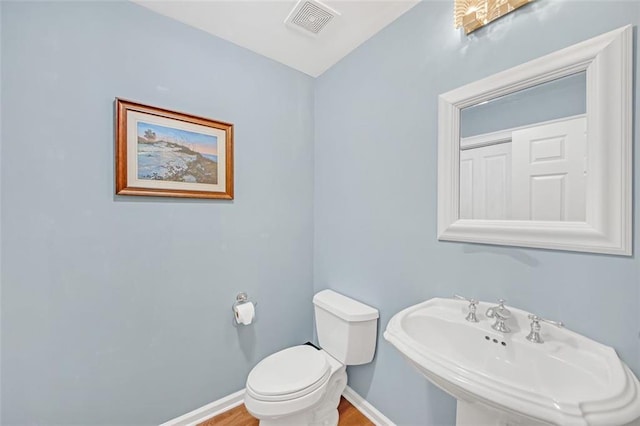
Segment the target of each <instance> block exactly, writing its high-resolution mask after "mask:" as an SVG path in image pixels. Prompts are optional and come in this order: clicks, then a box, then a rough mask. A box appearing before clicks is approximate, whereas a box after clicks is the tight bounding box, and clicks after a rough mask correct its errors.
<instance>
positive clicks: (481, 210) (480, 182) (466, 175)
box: [460, 143, 511, 220]
mask: <svg viewBox="0 0 640 426" xmlns="http://www.w3.org/2000/svg"><path fill="white" fill-rule="evenodd" d="M510 198H511V143H499V144H496V145H490V146H483V147H479V148H472V149H465V150H462V151H460V218H461V219H494V220H497V219H508V218H509V217H510V214H511V213H510V211H511V200H510Z"/></svg>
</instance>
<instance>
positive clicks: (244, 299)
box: [231, 291, 258, 312]
mask: <svg viewBox="0 0 640 426" xmlns="http://www.w3.org/2000/svg"><path fill="white" fill-rule="evenodd" d="M249 302H251V300H249V296H247V293H245V292H244V291H243V292H241V293H238V294H237V295H236V301H235V302H233V305H232V306H231V310H232V311H234V312H235V308H236V306H238V305H243V304H245V303H249ZM252 303H253V306H258V302H252Z"/></svg>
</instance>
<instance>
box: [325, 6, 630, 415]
mask: <svg viewBox="0 0 640 426" xmlns="http://www.w3.org/2000/svg"><path fill="white" fill-rule="evenodd" d="M452 8H453V2H423V3H421V4H419V5H418V6H416V7H415V8H413V9H412V10H410V11H409V12H408V13H406V14H405V15H403V16H402V17H400V18H399V19H398V20H397V21H395V22H394V23H393V24H391V25H390V26H388V27H387V28H386V29H385V30H383V31H382V32H381V33H379V34H378V35H376V36H375V37H373V38H372V39H370V40H369V41H368V42H367V43H365V44H364V45H362V46H361V47H360V48H358V49H357V50H356V51H355V52H353V53H351V54H350V55H349V56H347V57H346V58H345V59H343V60H342V61H341V62H340V63H338V64H337V65H336V66H334V67H333V68H331V69H330V70H329V71H328V72H326V73H325V74H323V75H322V76H321V77H319V78H318V79H317V80H316V97H315V112H316V114H315V120H316V122H315V180H314V182H315V183H314V185H315V198H314V209H315V221H314V226H315V234H314V235H315V241H314V260H315V262H314V287H315V289H316V290H317V289H321V288H325V287H331V288H333V289H336V290H337V291H340V292H343V293H345V294H347V295H350V296H354V297H357V298H359V299H361V300H362V301H364V302H366V303H369V304H371V305H373V306H377V307H379V308H380V312H381V318H380V326H381V327H380V331H381V332H382V331H383V330H384V327H386V325H387V322H388V321H389V319H390V318H391V316H392V315H393V314H395V313H396V312H398V311H399V310H400V309H402V308H404V307H406V306H409V305H412V304H415V303H418V302H420V301H423V300H425V299H428V298H431V297H435V296H442V297H448V296H451V295H452V294H453V293H460V294H463V295H467V296H469V297H476V298H479V299H481V300H487V301H491V300H497V299H498V298H500V297H503V298H505V299H506V300H507V301H508V303H509V304H510V305H512V306H516V307H520V308H523V309H525V310H528V311H533V312H537V313H539V314H541V315H543V316H545V317H548V318H554V319H560V320H562V321H564V322H565V323H566V324H567V325H568V327H569V328H571V329H573V330H575V331H577V332H580V333H583V334H585V335H587V336H589V337H591V338H593V339H595V340H597V341H600V342H602V343H605V344H608V345H611V346H613V347H614V348H615V349H616V350H617V351H618V354H619V355H620V356H621V357H622V359H623V360H624V361H626V362H627V363H628V364H629V365H630V366H631V367H632V369H633V370H634V371H635V373H636V374H637V375H640V345H639V335H638V332H639V331H640V290H639V287H640V286H639V282H640V261H639V260H638V257H637V254H636V255H635V256H634V257H615V256H604V255H595V254H580V253H569V252H560V251H545V250H530V249H520V248H507V247H496V246H487V245H472V244H461V243H450V242H438V241H437V237H436V176H437V155H436V144H437V97H438V95H439V94H440V93H443V92H447V91H449V90H451V89H454V88H456V87H459V86H461V85H464V84H467V83H469V82H471V81H474V80H477V79H479V78H483V77H486V76H488V75H491V74H493V73H495V72H498V71H502V70H504V69H507V68H510V67H512V66H515V65H518V64H520V63H523V62H526V61H528V60H531V59H534V58H536V57H539V56H542V55H544V54H547V53H550V52H552V51H554V50H557V49H559V48H563V47H567V46H569V45H572V44H574V43H577V42H579V41H582V40H585V39H588V38H590V37H592V36H595V35H598V34H600V33H603V32H606V31H608V30H612V29H614V28H617V27H620V26H623V25H626V24H634V25H637V24H639V23H640V3H638V2H611V1H607V2H571V1H567V2H555V1H539V2H536V3H533V4H531V5H529V6H527V7H526V8H524V9H522V10H519V11H517V12H516V13H514V14H511V15H509V16H507V17H505V18H503V19H501V20H499V21H496V22H494V23H493V24H491V25H490V26H488V27H487V28H485V29H482V30H479V31H477V32H476V33H473V34H472V35H470V36H469V37H467V36H465V35H463V34H462V32H461V31H458V30H454V29H453V28H452V19H451V17H452V15H453V10H452ZM636 58H637V56H636ZM635 67H636V68H635V70H636V77H637V76H638V70H639V69H640V67H638V64H637V63H636V64H635ZM636 80H637V78H636ZM636 87H637V85H636ZM635 91H636V92H635V93H636V99H638V97H637V94H638V89H637V88H636V89H635ZM635 124H636V127H635V128H636V129H638V124H639V123H638V114H637V112H636V115H635ZM635 134H636V139H637V130H636V133H635ZM636 146H637V145H636ZM639 151H640V150H638V149H636V150H635V154H634V155H635V161H634V164H635V165H636V166H638V164H640V161H638V160H639V159H640V152H639ZM639 176H640V173H637V170H636V174H635V199H636V200H638V199H639V198H640V178H639ZM636 206H637V203H636ZM634 218H635V224H636V225H637V224H638V218H640V214H639V213H638V209H637V208H636V210H635V214H634ZM637 229H638V227H637V226H636V231H635V253H638V247H639V246H638V235H639V233H638V231H637ZM349 383H350V385H351V386H352V387H353V388H354V389H355V390H356V391H357V392H358V393H360V394H361V395H363V396H364V397H366V398H367V400H369V401H370V402H371V403H372V404H373V405H374V406H375V407H377V408H378V409H380V410H381V411H382V412H383V413H385V414H386V415H387V416H388V417H390V418H391V419H392V420H394V421H395V422H397V423H398V424H401V425H416V424H428V425H446V424H453V423H454V416H455V404H454V400H453V398H451V397H449V396H447V395H445V394H444V393H443V392H441V391H440V390H438V389H437V388H435V387H434V386H432V385H430V384H429V383H428V382H427V380H426V379H423V378H421V377H419V375H418V373H417V372H416V371H414V370H413V369H412V368H411V367H410V366H409V365H408V363H406V362H405V361H404V360H403V359H402V358H401V356H400V354H399V353H398V352H397V351H396V350H395V349H393V348H391V346H390V345H389V344H388V343H387V342H386V341H384V340H383V339H382V336H381V333H380V334H379V342H378V348H377V357H376V359H375V361H374V363H373V364H370V365H364V366H357V367H350V368H349Z"/></svg>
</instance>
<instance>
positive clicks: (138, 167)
mask: <svg viewBox="0 0 640 426" xmlns="http://www.w3.org/2000/svg"><path fill="white" fill-rule="evenodd" d="M115 108H116V135H115V139H116V140H115V145H116V146H115V155H116V158H115V166H116V170H115V177H116V194H117V195H144V196H154V197H180V198H218V199H225V200H232V199H233V124H230V123H225V122H222V121H217V120H212V119H209V118H204V117H198V116H195V115H191V114H185V113H182V112H175V111H170V110H166V109H163V108H157V107H153V106H149V105H143V104H140V103H137V102H132V101H128V100H124V99H120V98H116V100H115Z"/></svg>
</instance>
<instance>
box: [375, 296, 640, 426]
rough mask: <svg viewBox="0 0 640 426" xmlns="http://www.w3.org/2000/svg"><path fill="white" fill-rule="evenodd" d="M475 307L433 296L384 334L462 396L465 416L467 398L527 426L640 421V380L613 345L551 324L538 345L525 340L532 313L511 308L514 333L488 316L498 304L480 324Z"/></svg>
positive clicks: (480, 312)
mask: <svg viewBox="0 0 640 426" xmlns="http://www.w3.org/2000/svg"><path fill="white" fill-rule="evenodd" d="M467 305H468V304H467V303H466V302H464V301H459V300H452V299H440V298H435V299H430V300H428V301H426V302H423V303H420V304H418V305H415V306H411V307H409V308H407V309H405V310H403V311H401V312H399V313H398V314H396V315H395V316H394V317H393V318H391V320H390V321H389V324H388V325H387V329H386V331H385V332H384V337H385V339H386V340H388V341H389V342H390V343H391V344H392V345H393V346H395V347H396V348H397V349H398V350H399V351H400V352H401V353H402V354H403V355H404V356H405V357H406V358H407V359H408V360H409V361H410V362H411V363H412V364H413V365H414V366H415V367H417V368H418V370H419V371H420V372H421V373H422V374H423V375H424V376H425V377H426V378H427V379H429V380H430V381H431V382H433V383H434V384H435V385H437V386H438V387H440V388H441V389H443V390H444V391H445V392H447V393H449V394H451V395H452V396H454V397H455V398H457V399H458V401H459V410H458V417H461V413H460V401H465V402H467V403H472V404H479V405H481V406H483V407H486V408H489V409H490V410H499V411H500V412H506V413H511V414H516V415H518V416H521V417H523V418H525V419H529V420H530V421H531V422H529V423H528V422H526V421H525V422H524V423H522V424H532V423H533V422H534V421H535V422H536V424H539V423H541V424H545V423H547V424H557V425H606V426H611V425H623V424H628V423H629V422H632V421H634V420H635V419H637V418H638V417H640V395H639V392H638V391H639V389H640V385H639V383H638V379H637V378H636V377H635V376H634V375H633V373H632V372H631V371H630V370H629V368H628V367H627V366H626V365H625V364H624V363H623V362H622V361H621V360H620V358H618V356H617V355H616V352H615V351H614V350H613V349H612V348H610V347H608V346H604V345H602V344H600V343H597V342H594V341H593V340H591V339H588V338H586V337H584V336H581V335H579V334H577V333H574V332H572V331H570V330H567V329H566V328H556V327H554V326H552V325H549V324H542V332H541V335H542V337H543V339H544V343H541V344H537V343H532V342H529V341H528V340H526V339H525V337H526V336H527V334H528V333H529V331H530V327H529V324H530V322H531V321H530V320H529V319H528V318H527V315H528V313H527V312H524V311H522V310H519V309H515V308H512V307H509V310H510V311H511V313H512V318H511V319H509V320H508V321H507V324H508V325H509V326H510V327H511V330H512V332H511V333H505V334H503V333H500V332H497V331H495V330H493V329H492V328H491V324H493V320H492V319H489V318H487V317H485V315H484V313H485V312H486V310H487V309H488V308H489V307H493V306H495V305H496V303H492V304H489V303H485V302H480V303H479V305H478V310H477V312H478V320H479V322H477V323H473V322H468V321H466V320H465V316H466V313H467V312H468V310H467ZM465 416H467V417H468V415H466V414H465ZM476 421H477V422H480V421H479V420H478V419H477V418H476ZM503 421H504V420H503ZM512 421H513V420H512ZM498 423H500V422H497V423H495V424H498ZM458 424H461V423H460V419H458ZM500 424H502V423H500Z"/></svg>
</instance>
